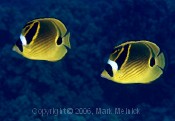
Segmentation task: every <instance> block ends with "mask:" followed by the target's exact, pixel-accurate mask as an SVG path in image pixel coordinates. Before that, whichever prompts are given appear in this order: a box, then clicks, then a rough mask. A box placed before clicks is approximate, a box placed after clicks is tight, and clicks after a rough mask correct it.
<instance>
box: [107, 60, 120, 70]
mask: <svg viewBox="0 0 175 121" xmlns="http://www.w3.org/2000/svg"><path fill="white" fill-rule="evenodd" d="M108 64H109V65H111V67H112V69H113V70H116V71H117V70H118V64H117V63H116V62H115V61H111V60H110V59H109V60H108Z"/></svg>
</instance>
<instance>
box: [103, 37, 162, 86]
mask: <svg viewBox="0 0 175 121" xmlns="http://www.w3.org/2000/svg"><path fill="white" fill-rule="evenodd" d="M164 68H165V56H164V54H163V52H161V50H160V48H159V47H158V46H157V45H156V44H155V43H153V42H150V41H146V40H141V41H129V42H125V43H123V44H121V45H119V46H116V47H115V48H114V50H113V51H112V53H111V54H110V57H109V60H108V62H107V65H106V67H105V69H104V71H103V72H102V74H101V76H102V77H104V78H107V79H109V80H112V81H114V82H117V83H122V84H132V83H150V82H152V81H154V80H156V79H157V78H159V77H160V76H161V75H162V74H163V70H164Z"/></svg>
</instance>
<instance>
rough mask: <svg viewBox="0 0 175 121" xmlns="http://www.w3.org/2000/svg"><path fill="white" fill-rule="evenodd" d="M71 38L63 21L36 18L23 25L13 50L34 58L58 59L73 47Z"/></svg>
mask: <svg viewBox="0 0 175 121" xmlns="http://www.w3.org/2000/svg"><path fill="white" fill-rule="evenodd" d="M69 38H70V33H69V32H67V29H66V27H65V25H64V24H63V23H62V22H61V21H59V20H57V19H54V18H41V19H35V20H32V21H30V22H28V23H27V24H26V25H25V26H24V27H23V29H22V32H21V35H20V38H19V40H18V41H17V42H16V44H15V45H14V46H13V50H14V51H16V52H17V53H19V54H21V55H22V56H24V57H26V58H28V59H32V60H46V61H58V60H60V59H62V58H63V57H64V56H65V54H66V53H67V48H71V46H70V42H69Z"/></svg>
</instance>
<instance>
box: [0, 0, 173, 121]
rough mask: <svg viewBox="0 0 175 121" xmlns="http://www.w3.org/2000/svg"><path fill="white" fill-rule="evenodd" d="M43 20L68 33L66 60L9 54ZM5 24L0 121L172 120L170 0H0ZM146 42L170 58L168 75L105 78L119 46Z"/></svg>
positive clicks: (0, 25)
mask: <svg viewBox="0 0 175 121" xmlns="http://www.w3.org/2000/svg"><path fill="white" fill-rule="evenodd" d="M41 17H54V18H57V19H59V20H61V21H62V22H63V23H64V24H65V25H66V27H67V28H68V31H70V33H71V38H70V39H71V46H72V49H71V50H70V51H69V52H68V54H67V55H66V56H65V57H64V58H63V59H62V60H61V61H58V62H55V63H53V62H46V61H32V60H28V59H26V58H23V57H22V56H20V55H19V54H17V53H15V52H13V51H12V46H13V45H14V43H15V42H16V40H17V39H18V38H19V35H20V32H21V29H22V27H23V26H24V25H25V23H26V22H28V21H30V20H33V19H35V18H41ZM0 21H1V22H0V38H1V41H0V49H1V51H0V58H1V59H0V120H1V121H174V119H175V109H174V107H175V95H174V92H175V75H174V72H175V55H174V53H175V48H174V46H175V34H174V32H175V23H174V21H175V2H174V1H173V0H115V1H111V2H109V1H107V0H99V1H89V0H74V1H73V0H72V1H70V0H57V1H55V0H53V1H51V0H43V1H42V2H41V1H39V0H38V1H37V0H36V1H31V0H30V1H29V0H23V1H20V0H16V1H12V0H10V1H6V0H1V2H0ZM143 39H146V40H150V41H152V42H155V43H156V44H158V45H159V46H160V48H161V49H162V50H163V51H164V52H165V53H166V55H167V56H166V58H167V67H166V70H165V72H164V74H163V76H161V77H160V78H159V79H157V80H156V81H154V82H153V83H151V84H133V85H122V84H118V83H114V82H112V81H109V80H106V79H104V78H101V77H100V74H101V72H102V70H103V69H104V65H105V63H106V62H105V61H106V60H107V58H108V56H109V53H110V52H111V50H112V48H113V47H114V46H116V45H118V44H120V43H122V42H125V41H127V40H143ZM100 110H101V112H100Z"/></svg>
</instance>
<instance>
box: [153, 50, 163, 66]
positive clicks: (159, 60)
mask: <svg viewBox="0 0 175 121" xmlns="http://www.w3.org/2000/svg"><path fill="white" fill-rule="evenodd" d="M155 61H156V64H157V65H158V66H159V67H160V68H161V69H164V68H165V56H164V54H163V52H162V53H160V54H159V55H158V56H157V58H156V60H155Z"/></svg>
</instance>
